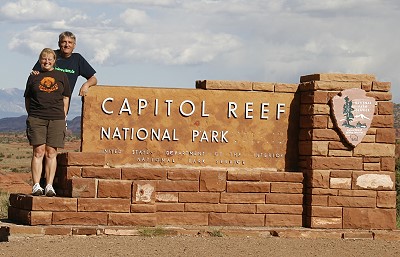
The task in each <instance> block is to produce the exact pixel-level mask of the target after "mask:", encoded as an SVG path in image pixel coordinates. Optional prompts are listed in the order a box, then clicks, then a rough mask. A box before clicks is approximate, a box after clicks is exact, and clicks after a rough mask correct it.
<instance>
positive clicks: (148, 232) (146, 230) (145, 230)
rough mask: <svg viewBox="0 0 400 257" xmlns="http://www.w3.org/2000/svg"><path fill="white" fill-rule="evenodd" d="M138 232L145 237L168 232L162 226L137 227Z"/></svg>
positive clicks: (163, 234)
mask: <svg viewBox="0 0 400 257" xmlns="http://www.w3.org/2000/svg"><path fill="white" fill-rule="evenodd" d="M139 234H140V235H141V236H147V237H155V236H165V235H167V234H168V231H166V230H165V229H163V228H143V229H139Z"/></svg>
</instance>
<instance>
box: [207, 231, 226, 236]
mask: <svg viewBox="0 0 400 257" xmlns="http://www.w3.org/2000/svg"><path fill="white" fill-rule="evenodd" d="M208 234H209V235H210V236H212V237H223V236H224V233H222V232H221V230H217V229H215V230H213V231H208Z"/></svg>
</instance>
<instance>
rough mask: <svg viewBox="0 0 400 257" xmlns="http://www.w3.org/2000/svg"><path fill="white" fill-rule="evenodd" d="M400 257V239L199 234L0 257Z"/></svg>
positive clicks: (11, 250) (34, 249)
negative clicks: (257, 236)
mask: <svg viewBox="0 0 400 257" xmlns="http://www.w3.org/2000/svg"><path fill="white" fill-rule="evenodd" d="M27 254H29V256H40V255H42V256H146V257H153V256H157V257H159V256H185V257H190V256H197V257H200V256H207V257H212V256H229V257H240V256H246V257H250V256H285V257H286V256H302V257H311V256H334V257H338V256H347V257H352V256H363V257H364V256H379V257H386V256H391V257H393V256H400V242H399V241H380V240H343V239H334V240H331V239H329V240H328V239H317V240H315V239H288V238H255V237H254V238H253V237H197V236H156V237H144V236H68V237H66V236H63V237H58V236H44V237H43V236H41V237H26V238H22V237H21V238H14V239H12V240H10V242H0V256H27Z"/></svg>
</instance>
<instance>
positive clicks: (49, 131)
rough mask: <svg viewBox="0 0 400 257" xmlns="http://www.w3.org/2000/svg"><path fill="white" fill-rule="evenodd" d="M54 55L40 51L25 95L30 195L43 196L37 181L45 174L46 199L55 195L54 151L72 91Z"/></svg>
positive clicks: (60, 138) (62, 132)
mask: <svg viewBox="0 0 400 257" xmlns="http://www.w3.org/2000/svg"><path fill="white" fill-rule="evenodd" d="M55 62H56V54H55V52H54V51H53V50H52V49H50V48H45V49H43V50H42V51H41V52H40V55H39V63H40V66H41V72H40V73H39V74H38V75H30V76H29V78H28V81H27V83H26V89H25V93H24V97H25V108H26V111H27V113H28V118H27V120H26V133H27V137H28V140H29V143H30V145H32V148H33V155H32V161H31V170H32V180H33V188H32V195H36V196H38V195H42V194H43V188H42V187H41V186H40V184H39V182H40V178H41V174H42V169H43V167H42V166H43V158H44V159H45V162H44V163H45V164H44V169H45V173H46V187H45V189H44V194H45V195H46V196H55V195H56V192H55V190H54V188H53V180H54V176H55V173H56V168H57V159H56V157H57V148H59V147H61V148H63V147H64V138H65V122H66V120H65V119H66V115H67V111H68V105H69V98H70V97H71V90H70V86H69V83H68V78H67V75H65V73H63V72H61V71H58V70H55V69H54V64H55Z"/></svg>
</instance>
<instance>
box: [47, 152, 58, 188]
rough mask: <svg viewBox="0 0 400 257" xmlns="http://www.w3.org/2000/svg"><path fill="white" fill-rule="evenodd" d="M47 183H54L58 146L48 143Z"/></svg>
mask: <svg viewBox="0 0 400 257" xmlns="http://www.w3.org/2000/svg"><path fill="white" fill-rule="evenodd" d="M44 167H45V172H46V184H47V185H53V181H54V176H55V175H56V169H57V148H54V147H51V146H48V145H46V160H45V165H44Z"/></svg>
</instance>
